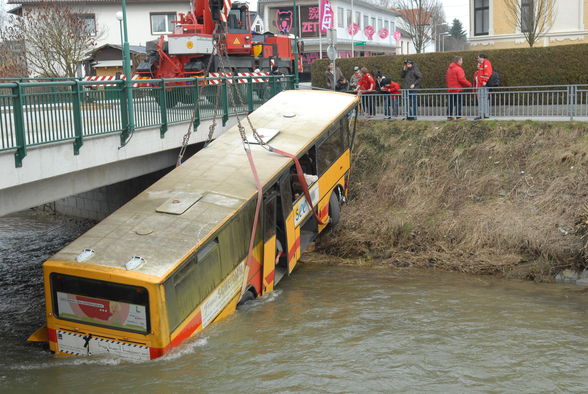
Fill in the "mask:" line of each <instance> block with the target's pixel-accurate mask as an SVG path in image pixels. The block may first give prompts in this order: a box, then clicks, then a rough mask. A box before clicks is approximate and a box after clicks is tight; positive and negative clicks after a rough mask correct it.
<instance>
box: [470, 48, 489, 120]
mask: <svg viewBox="0 0 588 394" xmlns="http://www.w3.org/2000/svg"><path fill="white" fill-rule="evenodd" d="M476 61H477V62H478V69H477V70H476V73H475V74H474V83H475V84H476V88H478V109H479V111H480V116H478V117H477V118H476V120H478V119H486V118H488V117H489V116H490V96H489V94H488V87H486V84H487V83H488V80H489V79H490V77H491V76H492V63H490V60H488V56H486V55H484V54H483V53H480V54H479V55H478V57H477V58H476Z"/></svg>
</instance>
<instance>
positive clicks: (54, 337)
mask: <svg viewBox="0 0 588 394" xmlns="http://www.w3.org/2000/svg"><path fill="white" fill-rule="evenodd" d="M47 335H48V336H49V341H50V342H55V343H57V331H56V330H54V329H53V328H47Z"/></svg>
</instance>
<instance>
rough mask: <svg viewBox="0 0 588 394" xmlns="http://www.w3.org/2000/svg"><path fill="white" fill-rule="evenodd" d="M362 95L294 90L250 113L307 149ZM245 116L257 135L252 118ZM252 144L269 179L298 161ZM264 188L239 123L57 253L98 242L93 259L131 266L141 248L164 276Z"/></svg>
mask: <svg viewBox="0 0 588 394" xmlns="http://www.w3.org/2000/svg"><path fill="white" fill-rule="evenodd" d="M356 101H357V98H356V97H355V96H353V95H349V94H343V93H335V92H329V91H313V90H288V91H284V92H281V93H279V94H278V95H276V96H275V97H273V98H272V99H271V100H269V101H268V102H266V103H265V104H263V105H262V106H261V107H260V108H259V109H257V110H256V111H254V112H253V113H251V114H250V118H251V122H252V124H253V127H255V128H256V129H261V128H263V129H274V130H278V131H279V133H278V134H277V135H276V136H275V137H274V138H273V139H272V140H271V142H270V144H271V145H272V146H275V147H276V148H278V149H281V150H283V151H286V152H289V153H292V154H297V155H300V154H301V153H303V152H304V151H305V150H306V148H307V147H308V146H309V145H311V143H313V142H314V141H315V140H316V139H317V138H318V137H319V136H320V135H321V133H322V132H323V130H325V129H326V128H327V127H329V126H330V125H331V124H332V123H333V122H334V121H335V120H336V119H337V118H339V117H340V116H341V115H342V114H344V113H345V112H347V111H348V110H349V109H350V108H351V107H352V106H353V105H354V104H355V102H356ZM242 124H243V126H245V127H246V130H247V134H248V135H251V132H250V128H249V126H248V122H247V121H246V120H242ZM251 140H252V138H251ZM251 151H252V153H253V158H254V161H255V166H256V168H257V171H258V173H259V177H260V180H261V183H262V184H263V185H265V184H266V183H267V182H269V181H270V180H271V179H272V178H274V177H275V176H276V175H277V174H278V173H279V172H280V171H281V170H282V169H283V168H285V167H286V166H288V164H289V162H290V159H288V158H285V157H283V156H280V155H278V154H275V153H270V152H268V151H266V150H265V149H263V148H262V147H261V146H259V145H254V144H252V145H251ZM256 192H257V190H256V186H255V180H254V178H253V175H252V173H251V169H250V166H249V163H248V161H247V156H246V155H245V152H244V149H243V143H242V139H241V137H240V134H239V130H238V127H237V125H235V126H234V127H232V128H230V129H229V130H227V131H226V132H225V133H223V134H222V135H221V136H220V137H219V138H217V139H216V140H215V141H214V142H212V143H211V144H210V145H209V146H208V147H207V148H205V149H202V150H201V151H199V152H198V153H197V154H196V155H194V156H192V157H191V158H190V159H189V160H187V161H186V162H185V163H183V164H182V165H181V166H180V167H178V168H176V169H174V170H173V171H171V172H170V173H169V174H167V175H165V176H164V177H163V178H161V179H160V180H159V181H157V182H156V183H154V184H153V185H152V186H150V187H149V188H147V189H146V190H145V191H143V192H142V193H140V194H139V195H138V196H137V197H135V198H134V199H132V200H131V201H129V202H128V203H127V204H125V205H124V206H122V207H121V208H119V209H118V210H117V211H116V212H114V213H113V214H111V215H110V216H108V217H107V218H106V219H104V220H103V221H102V222H100V223H98V224H97V225H96V226H94V227H93V228H92V229H90V230H89V231H88V232H86V233H85V234H83V235H82V236H80V237H79V238H78V239H76V240H75V241H73V242H72V243H70V244H69V245H68V246H66V247H65V248H64V249H62V250H61V251H59V252H58V253H57V254H55V255H54V256H53V257H52V258H51V259H50V260H54V261H71V262H75V261H76V260H75V259H76V256H78V255H79V254H80V253H81V252H82V251H83V250H84V249H92V250H94V252H95V255H94V256H93V257H92V258H91V260H89V261H88V263H90V264H96V265H101V266H107V267H117V268H122V269H126V264H127V262H128V261H129V260H130V259H131V258H132V257H133V256H140V257H142V258H143V259H144V263H143V264H142V265H141V266H140V267H139V268H137V269H135V270H134V272H141V273H144V274H148V275H152V276H155V277H159V278H162V277H165V276H166V274H167V273H168V271H169V270H170V269H171V268H172V267H173V266H174V265H175V264H176V263H177V262H178V261H179V260H181V259H182V258H183V257H184V256H186V255H187V254H188V253H190V251H192V250H193V249H194V247H195V246H197V245H199V244H200V243H202V242H203V241H204V240H206V239H207V237H208V236H209V235H210V234H211V232H212V231H214V230H215V229H216V228H218V227H219V226H220V225H221V224H222V223H223V222H225V221H226V220H227V219H228V218H229V217H230V216H232V215H233V214H234V212H235V211H236V210H237V209H238V208H239V207H241V206H242V205H243V204H244V203H246V202H247V201H248V200H250V199H251V198H253V197H254V195H255V194H256ZM195 200H197V202H196V203H193V201H195ZM192 203H193V205H191V204H192ZM185 208H187V209H186V210H185V211H184V212H183V213H181V214H177V213H178V212H182V210H184V209H185ZM172 212H174V213H175V214H174V213H172Z"/></svg>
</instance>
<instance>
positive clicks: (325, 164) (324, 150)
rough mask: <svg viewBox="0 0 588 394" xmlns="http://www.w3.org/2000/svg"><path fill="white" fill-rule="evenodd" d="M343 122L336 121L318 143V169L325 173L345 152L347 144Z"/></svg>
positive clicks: (320, 172)
mask: <svg viewBox="0 0 588 394" xmlns="http://www.w3.org/2000/svg"><path fill="white" fill-rule="evenodd" d="M341 126H342V124H340V123H335V125H334V126H331V129H330V130H329V133H328V135H327V136H326V137H325V138H324V139H323V140H322V141H320V142H319V143H318V144H317V148H318V152H317V159H318V167H319V168H318V171H319V174H320V175H322V174H324V173H325V172H326V171H327V170H328V169H329V168H330V167H331V165H332V164H333V163H334V162H335V160H337V159H338V158H339V157H341V155H342V154H343V152H344V150H345V147H346V145H347V143H346V141H345V137H346V135H345V133H344V130H345V129H344V128H343V127H341Z"/></svg>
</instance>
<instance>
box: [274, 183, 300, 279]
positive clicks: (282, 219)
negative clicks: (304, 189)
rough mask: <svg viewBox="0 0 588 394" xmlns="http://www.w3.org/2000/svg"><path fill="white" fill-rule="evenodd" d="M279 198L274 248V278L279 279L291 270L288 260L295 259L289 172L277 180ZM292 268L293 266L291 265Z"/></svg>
mask: <svg viewBox="0 0 588 394" xmlns="http://www.w3.org/2000/svg"><path fill="white" fill-rule="evenodd" d="M279 186H280V198H279V199H278V204H277V213H278V215H277V218H276V222H277V223H276V249H277V250H278V252H279V255H278V258H277V263H276V279H275V283H278V282H279V281H280V279H282V277H283V276H284V275H286V274H287V273H289V272H291V271H292V270H291V269H290V267H289V264H290V260H295V253H296V244H295V239H296V234H295V230H294V224H293V223H294V222H293V218H292V215H291V213H292V201H293V198H292V182H291V176H290V173H289V172H286V173H284V174H283V175H282V176H281V177H280V180H279ZM292 268H293V266H292Z"/></svg>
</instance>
